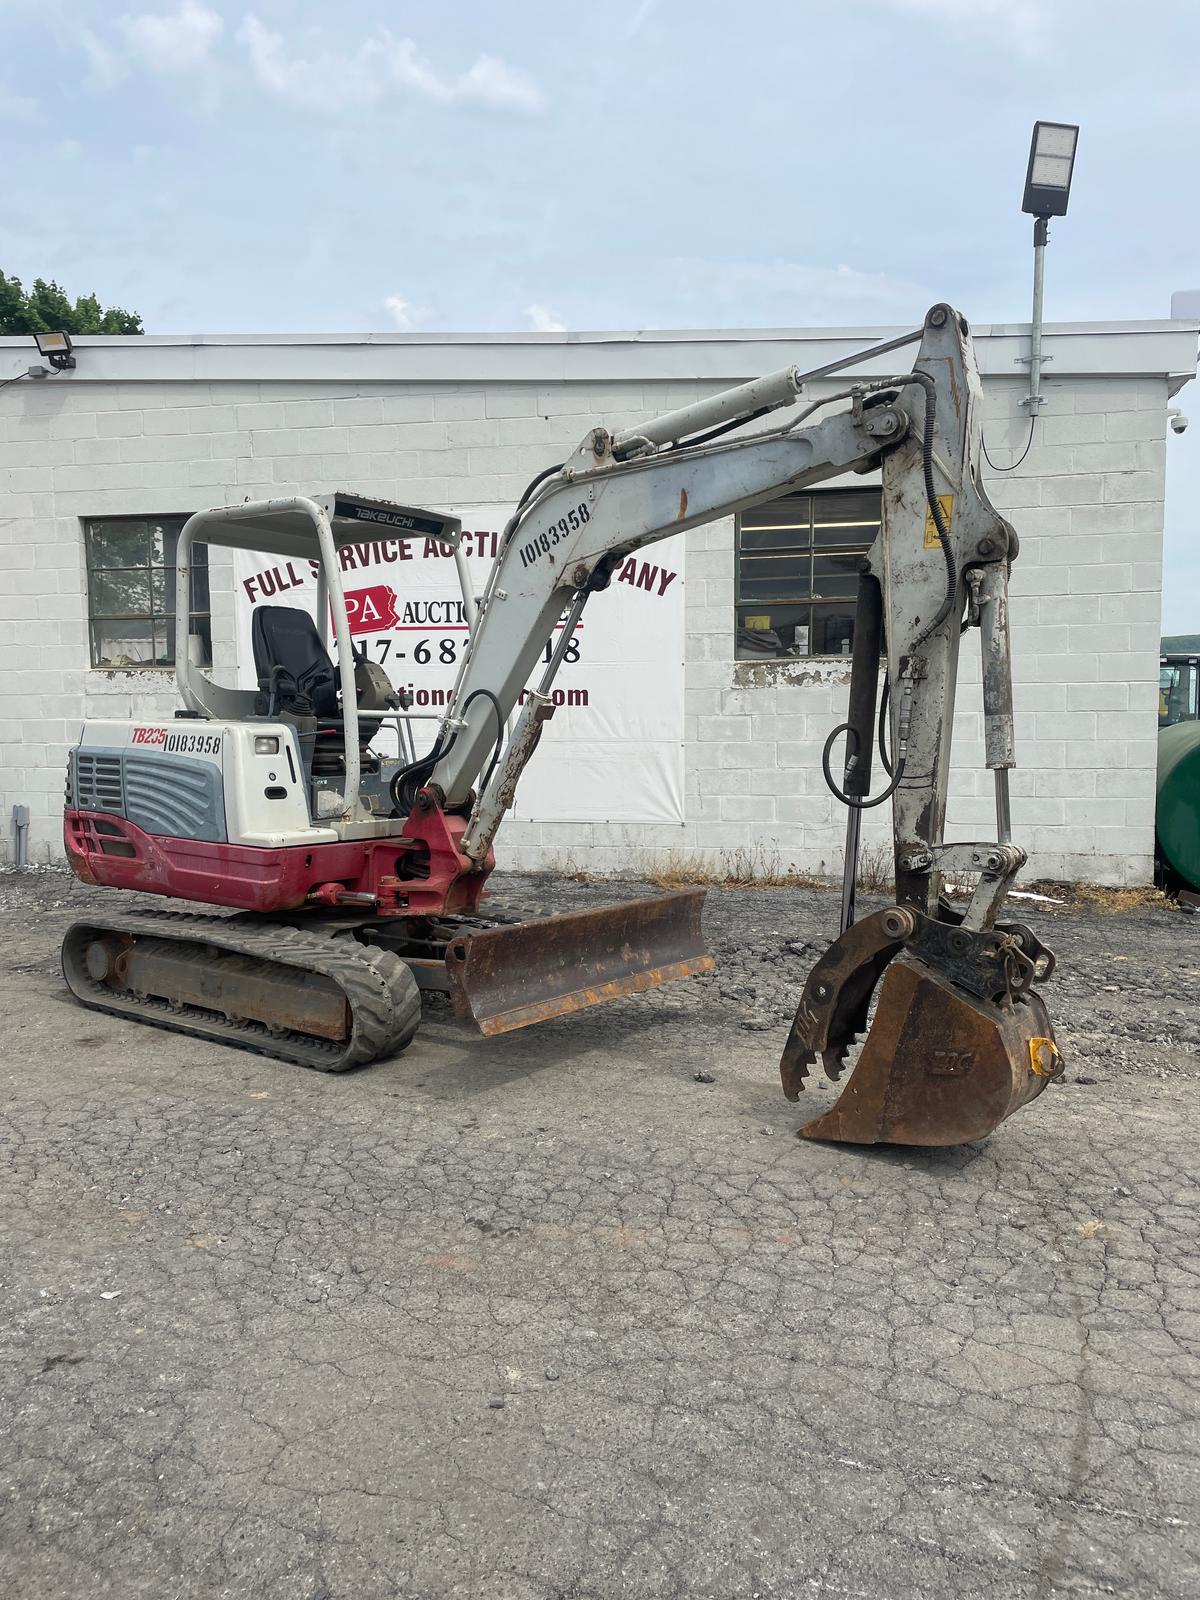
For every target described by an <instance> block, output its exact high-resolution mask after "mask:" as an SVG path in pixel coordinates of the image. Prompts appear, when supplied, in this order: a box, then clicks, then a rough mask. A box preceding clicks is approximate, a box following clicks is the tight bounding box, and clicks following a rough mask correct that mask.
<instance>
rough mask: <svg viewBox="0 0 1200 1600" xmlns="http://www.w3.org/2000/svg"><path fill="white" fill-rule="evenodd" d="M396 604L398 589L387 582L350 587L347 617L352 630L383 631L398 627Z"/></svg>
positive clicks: (352, 631)
mask: <svg viewBox="0 0 1200 1600" xmlns="http://www.w3.org/2000/svg"><path fill="white" fill-rule="evenodd" d="M396 604H397V595H396V591H395V590H394V589H393V588H391V587H389V585H388V584H386V583H376V584H372V586H371V587H370V588H369V589H348V590H347V591H346V618H347V620H348V621H349V623H350V632H351V633H382V632H384V631H385V629H388V628H394V627H396V626H397V624H398V623H399V621H400V614H399V612H398V611H397V610H396Z"/></svg>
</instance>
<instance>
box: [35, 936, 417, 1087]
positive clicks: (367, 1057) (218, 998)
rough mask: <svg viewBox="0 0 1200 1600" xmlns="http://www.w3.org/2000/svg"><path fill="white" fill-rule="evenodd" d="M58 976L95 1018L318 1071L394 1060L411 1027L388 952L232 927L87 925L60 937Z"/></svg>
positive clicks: (413, 999)
mask: <svg viewBox="0 0 1200 1600" xmlns="http://www.w3.org/2000/svg"><path fill="white" fill-rule="evenodd" d="M62 969H63V976H64V978H65V979H66V981H67V986H68V988H69V989H70V990H71V993H72V994H73V995H74V996H75V998H76V999H77V1000H78V1001H80V1003H81V1004H83V1005H85V1006H88V1007H89V1008H90V1009H92V1010H94V1011H106V1012H108V1013H109V1014H110V1015H112V1016H116V1017H130V1018H135V1019H136V1020H137V1021H139V1022H149V1023H151V1024H153V1025H154V1026H156V1027H159V1028H167V1029H169V1030H170V1031H171V1032H174V1033H186V1034H190V1035H191V1036H192V1037H193V1038H197V1039H208V1040H211V1041H212V1042H213V1043H216V1044H229V1045H236V1046H238V1047H240V1048H241V1049H243V1050H253V1051H255V1052H256V1053H257V1054H259V1055H264V1056H274V1057H276V1058H277V1059H278V1060H280V1061H290V1062H293V1063H295V1064H296V1065H298V1066H302V1067H313V1068H315V1069H317V1070H318V1071H320V1072H344V1071H346V1069H347V1068H349V1067H356V1066H361V1065H363V1064H364V1063H366V1062H368V1061H375V1060H378V1058H379V1057H380V1056H389V1055H394V1054H396V1052H397V1051H400V1050H403V1049H404V1048H405V1046H406V1045H408V1044H409V1043H410V1042H411V1041H412V1038H413V1035H414V1034H415V1033H416V1031H417V1028H418V1026H419V1025H420V1020H421V996H420V991H419V990H418V988H417V985H416V981H415V979H414V978H413V975H412V973H411V972H410V971H409V969H408V968H407V967H406V966H405V965H404V963H403V962H402V961H401V960H400V959H399V958H398V957H397V956H394V955H392V954H391V953H390V952H389V951H386V950H380V949H376V948H371V947H367V946H364V945H360V944H358V943H356V942H355V941H354V940H352V939H344V938H338V939H334V938H330V937H327V936H324V935H322V934H319V933H309V932H306V931H304V930H301V929H297V928H291V927H287V926H284V925H279V924H274V923H268V924H266V925H264V924H263V923H261V922H255V923H248V922H245V921H243V920H242V919H241V918H238V917H203V916H187V915H180V914H178V913H173V912H157V913H156V912H147V913H145V914H143V915H141V916H133V917H112V918H106V917H98V916H93V917H89V918H88V919H87V920H86V921H80V922H75V923H72V925H71V927H70V928H69V929H68V930H67V935H66V938H65V939H64V941H63V947H62Z"/></svg>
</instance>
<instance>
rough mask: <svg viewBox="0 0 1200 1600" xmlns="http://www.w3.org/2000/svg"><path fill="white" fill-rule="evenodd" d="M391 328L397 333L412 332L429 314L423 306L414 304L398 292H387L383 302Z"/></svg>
mask: <svg viewBox="0 0 1200 1600" xmlns="http://www.w3.org/2000/svg"><path fill="white" fill-rule="evenodd" d="M383 309H384V310H385V311H386V312H387V314H388V317H389V318H390V320H391V324H392V326H393V328H395V330H396V332H397V333H412V332H414V331H415V330H416V329H417V328H419V327H421V326H422V324H423V323H424V321H425V319H426V317H427V316H428V315H429V313H428V311H426V309H425V307H424V306H414V305H413V303H412V301H411V300H404V299H402V298H401V296H400V295H398V294H389V295H388V296H387V297H386V299H385V300H384V302H383Z"/></svg>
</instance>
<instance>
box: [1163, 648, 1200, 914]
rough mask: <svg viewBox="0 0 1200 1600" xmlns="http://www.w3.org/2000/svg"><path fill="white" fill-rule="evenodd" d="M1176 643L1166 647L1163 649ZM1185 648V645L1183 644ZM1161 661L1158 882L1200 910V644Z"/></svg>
mask: <svg viewBox="0 0 1200 1600" xmlns="http://www.w3.org/2000/svg"><path fill="white" fill-rule="evenodd" d="M1174 642H1175V641H1168V640H1165V639H1164V641H1163V643H1164V645H1167V644H1168V643H1174ZM1180 642H1182V641H1180ZM1187 642H1188V643H1189V644H1190V643H1194V644H1195V645H1196V648H1195V649H1193V650H1185V651H1175V650H1172V651H1170V652H1169V653H1168V654H1165V655H1163V656H1162V657H1161V658H1160V661H1159V673H1158V798H1157V803H1156V808H1155V817H1154V830H1155V843H1156V846H1157V858H1158V876H1159V881H1160V883H1161V884H1162V887H1163V888H1164V889H1166V890H1167V892H1168V893H1170V894H1176V895H1178V896H1179V899H1180V903H1181V904H1183V905H1189V906H1191V907H1195V906H1196V905H1197V904H1200V639H1197V640H1195V641H1192V640H1188V641H1187Z"/></svg>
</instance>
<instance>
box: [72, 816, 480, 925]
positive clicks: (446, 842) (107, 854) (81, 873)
mask: <svg viewBox="0 0 1200 1600" xmlns="http://www.w3.org/2000/svg"><path fill="white" fill-rule="evenodd" d="M465 829H466V822H465V821H464V819H463V818H461V817H447V816H446V815H445V814H444V813H443V812H442V811H440V810H439V809H438V808H437V807H436V806H433V807H430V809H429V810H428V811H414V812H413V815H412V816H411V817H410V818H409V819H408V821H407V822H405V824H404V826H403V831H402V833H401V834H398V835H396V836H395V837H392V838H386V839H355V840H350V841H348V842H346V843H344V844H314V845H287V846H284V847H282V848H277V849H276V848H260V847H259V846H256V845H244V844H214V843H210V842H208V841H206V840H201V839H174V838H161V837H159V836H158V835H155V834H149V833H144V832H143V831H142V829H141V828H138V827H135V826H134V824H133V823H132V822H127V821H126V820H125V818H124V817H115V816H109V815H107V814H106V813H103V812H95V811H68V812H66V814H65V815H64V817H63V843H64V844H65V846H66V851H67V860H68V861H69V862H70V864H71V868H72V870H73V871H74V873H75V874H76V876H77V877H79V878H82V879H83V880H84V882H85V883H95V884H103V885H105V886H106V887H109V888H113V889H136V890H139V891H140V892H141V893H142V894H161V895H168V896H170V897H171V898H172V899H175V900H198V901H201V902H202V903H204V904H206V905H214V906H231V907H235V908H236V909H237V910H239V911H291V910H295V909H296V908H297V907H298V906H302V905H304V903H305V902H306V901H307V900H309V899H310V898H312V897H316V896H318V894H319V897H320V902H321V903H323V904H326V905H330V904H333V905H336V904H337V903H338V898H339V893H340V892H342V891H344V892H346V893H347V894H350V895H354V896H364V895H370V896H373V897H374V899H375V902H376V909H377V910H378V911H379V913H380V914H381V915H387V916H437V915H440V914H443V913H448V912H457V913H469V912H471V911H474V910H475V909H476V907H477V906H478V904H479V900H480V897H481V895H482V893H483V885H484V882H485V880H486V879H487V876H488V873H489V872H490V871H491V870H492V867H493V866H494V865H495V859H494V857H493V856H492V854H491V853H490V852H489V853H488V857H487V861H486V862H485V864H484V866H483V867H482V868H477V867H476V866H475V864H474V862H472V861H471V860H470V859H469V858H468V857H466V856H464V855H463V854H462V853H461V852H460V851H459V849H458V841H459V840H460V839H461V838H462V835H463V832H464V831H465Z"/></svg>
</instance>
